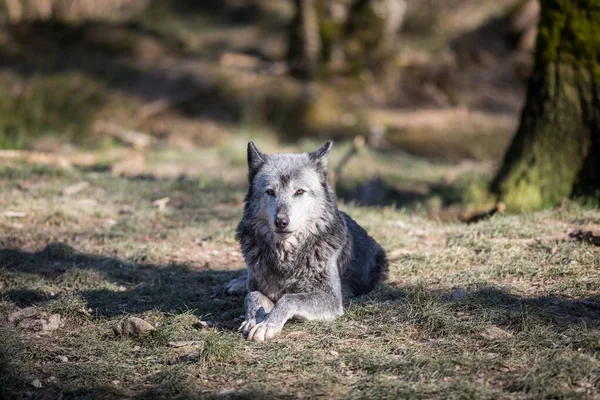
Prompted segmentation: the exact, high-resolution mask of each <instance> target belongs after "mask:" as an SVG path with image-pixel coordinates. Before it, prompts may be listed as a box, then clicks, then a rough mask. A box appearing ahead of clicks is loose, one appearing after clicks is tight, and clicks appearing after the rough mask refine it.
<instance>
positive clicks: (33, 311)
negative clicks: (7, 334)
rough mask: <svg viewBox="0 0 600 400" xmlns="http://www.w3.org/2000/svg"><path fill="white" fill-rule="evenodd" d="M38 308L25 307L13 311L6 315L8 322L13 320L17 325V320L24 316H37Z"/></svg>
mask: <svg viewBox="0 0 600 400" xmlns="http://www.w3.org/2000/svg"><path fill="white" fill-rule="evenodd" d="M38 312H39V310H38V308H37V307H27V308H23V309H22V310H19V311H15V312H14V313H12V314H10V315H9V316H8V322H14V323H15V325H17V324H18V323H19V322H21V321H22V320H24V319H25V318H33V317H35V316H37V314H38Z"/></svg>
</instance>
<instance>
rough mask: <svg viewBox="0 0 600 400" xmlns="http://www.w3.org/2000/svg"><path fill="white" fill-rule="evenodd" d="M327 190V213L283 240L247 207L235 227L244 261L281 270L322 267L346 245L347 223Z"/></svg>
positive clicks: (321, 214) (320, 214)
mask: <svg viewBox="0 0 600 400" xmlns="http://www.w3.org/2000/svg"><path fill="white" fill-rule="evenodd" d="M327 189H329V188H327ZM327 192H328V196H326V199H327V204H326V205H325V207H326V208H327V209H328V212H325V213H319V217H318V218H317V219H315V220H313V221H310V224H309V225H307V227H305V228H304V229H302V230H301V231H298V232H296V233H294V234H293V235H292V236H290V237H289V238H287V239H285V240H280V239H278V237H277V236H276V235H275V234H274V233H273V232H272V231H271V228H270V227H269V225H268V223H267V222H266V221H264V220H260V219H254V218H252V217H251V215H252V213H251V212H249V210H247V209H246V210H245V212H244V216H243V218H242V221H241V222H240V225H239V226H238V230H237V238H238V240H239V241H240V244H241V249H242V253H243V255H244V257H245V259H246V263H247V264H248V265H252V266H255V265H258V264H261V265H264V266H268V265H270V266H274V265H277V266H278V268H277V269H280V270H285V269H293V268H295V267H296V266H297V264H298V263H302V264H309V265H310V266H311V267H313V268H318V267H319V266H321V267H324V266H325V264H327V263H328V262H329V260H330V259H331V257H332V256H333V255H334V254H335V253H336V252H337V251H338V250H339V249H340V248H342V247H343V246H345V245H348V243H347V234H346V232H347V231H346V223H345V221H344V219H343V218H342V216H341V215H340V212H339V210H338V208H337V205H336V203H335V200H334V198H333V194H332V193H331V192H330V191H329V190H327ZM282 272H283V271H282Z"/></svg>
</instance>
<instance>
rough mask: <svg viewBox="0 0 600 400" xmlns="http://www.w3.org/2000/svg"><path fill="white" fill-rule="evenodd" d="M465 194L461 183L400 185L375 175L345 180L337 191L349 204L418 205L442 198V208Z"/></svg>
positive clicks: (338, 186)
mask: <svg viewBox="0 0 600 400" xmlns="http://www.w3.org/2000/svg"><path fill="white" fill-rule="evenodd" d="M464 193H465V190H464V188H462V187H460V186H458V185H445V184H442V183H436V184H410V183H406V184H398V185H392V184H390V183H389V182H387V181H386V180H384V179H382V178H380V177H377V176H376V177H373V178H371V179H369V180H368V181H366V182H360V183H358V182H345V181H343V180H341V181H340V182H338V183H337V185H336V194H337V196H338V198H339V199H341V200H343V201H344V202H346V203H356V204H359V205H362V206H379V207H385V206H391V205H394V206H396V207H399V208H402V207H415V206H417V205H422V204H424V203H426V202H427V201H429V200H430V199H434V198H435V199H439V201H440V205H439V206H440V207H441V206H449V205H451V204H453V203H457V202H460V201H461V200H462V196H463V194H464Z"/></svg>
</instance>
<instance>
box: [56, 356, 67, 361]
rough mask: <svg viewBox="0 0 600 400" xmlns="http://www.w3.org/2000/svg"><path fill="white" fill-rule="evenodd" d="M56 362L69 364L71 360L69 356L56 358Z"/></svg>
mask: <svg viewBox="0 0 600 400" xmlns="http://www.w3.org/2000/svg"><path fill="white" fill-rule="evenodd" d="M56 361H57V362H61V363H66V362H69V358H68V357H67V356H56Z"/></svg>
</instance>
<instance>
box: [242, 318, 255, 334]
mask: <svg viewBox="0 0 600 400" xmlns="http://www.w3.org/2000/svg"><path fill="white" fill-rule="evenodd" d="M255 326H256V320H254V319H247V320H245V321H244V322H242V325H240V327H239V328H238V332H242V334H243V335H244V336H246V337H247V336H248V333H249V332H250V330H251V329H252V328H254V327H255Z"/></svg>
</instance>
